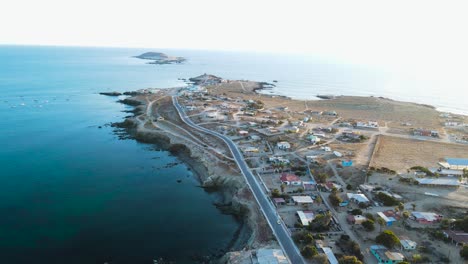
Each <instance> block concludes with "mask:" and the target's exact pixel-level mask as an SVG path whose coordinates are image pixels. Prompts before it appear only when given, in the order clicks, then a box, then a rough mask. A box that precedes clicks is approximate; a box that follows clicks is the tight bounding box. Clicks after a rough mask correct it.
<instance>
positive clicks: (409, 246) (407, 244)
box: [400, 236, 418, 250]
mask: <svg viewBox="0 0 468 264" xmlns="http://www.w3.org/2000/svg"><path fill="white" fill-rule="evenodd" d="M400 244H401V249H402V250H403V249H404V250H415V249H416V247H417V246H418V243H416V242H414V241H413V240H410V239H409V238H407V237H405V236H401V237H400Z"/></svg>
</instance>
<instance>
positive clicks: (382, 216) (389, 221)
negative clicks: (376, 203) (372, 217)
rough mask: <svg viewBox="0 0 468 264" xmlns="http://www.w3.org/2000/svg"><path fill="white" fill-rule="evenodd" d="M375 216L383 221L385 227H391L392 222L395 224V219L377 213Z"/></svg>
mask: <svg viewBox="0 0 468 264" xmlns="http://www.w3.org/2000/svg"><path fill="white" fill-rule="evenodd" d="M377 215H378V216H379V217H380V218H382V219H383V220H384V221H385V225H386V226H391V225H393V223H394V222H396V219H395V218H394V217H391V216H390V217H389V216H386V215H385V214H384V213H382V212H378V213H377Z"/></svg>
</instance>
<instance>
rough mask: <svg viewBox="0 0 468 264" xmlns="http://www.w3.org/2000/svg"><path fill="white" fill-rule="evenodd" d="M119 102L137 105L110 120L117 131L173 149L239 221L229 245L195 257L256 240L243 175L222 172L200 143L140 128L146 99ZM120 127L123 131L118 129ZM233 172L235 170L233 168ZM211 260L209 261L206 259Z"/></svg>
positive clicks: (218, 258)
mask: <svg viewBox="0 0 468 264" xmlns="http://www.w3.org/2000/svg"><path fill="white" fill-rule="evenodd" d="M118 102H120V103H123V104H126V105H129V106H132V107H134V109H133V110H132V111H129V112H132V113H134V115H133V116H128V117H127V118H126V119H125V120H123V121H122V122H117V123H113V124H111V126H113V127H115V128H116V134H118V135H120V136H121V137H123V136H122V131H124V133H125V134H126V135H127V136H128V137H127V138H132V139H135V140H137V141H139V142H142V143H146V144H153V145H155V146H157V147H158V148H159V149H162V150H166V151H169V152H171V154H173V155H175V156H177V157H178V158H179V159H180V160H181V161H182V162H184V163H185V164H186V165H187V166H188V168H189V169H190V170H192V171H193V173H194V175H195V177H197V180H198V181H199V182H200V186H201V187H202V188H204V189H205V191H207V192H216V193H217V194H219V200H217V201H215V202H214V203H213V205H214V206H216V207H217V208H218V209H219V210H220V211H221V212H222V213H223V214H229V215H233V216H234V217H235V218H236V219H237V220H238V221H239V228H238V230H236V232H235V236H234V237H233V238H232V240H231V242H230V243H229V246H228V247H227V248H226V249H225V250H223V251H222V252H220V253H219V254H216V255H212V256H198V257H196V259H194V261H198V263H224V262H220V261H221V259H223V258H224V257H225V255H226V254H227V253H229V252H231V251H239V250H243V249H245V248H246V247H247V248H250V247H251V246H254V244H257V243H258V242H257V241H256V240H257V238H256V232H255V230H253V229H254V228H255V225H256V224H255V221H257V220H256V219H252V217H251V214H249V212H251V211H252V210H256V209H255V208H254V207H255V206H256V204H252V203H251V202H250V201H248V200H246V199H245V197H244V198H243V197H242V196H243V195H244V194H245V192H246V190H247V189H248V187H247V185H246V184H245V182H244V180H243V178H242V177H232V176H230V175H229V174H228V173H226V174H220V173H219V172H217V171H215V170H214V169H213V168H214V166H213V163H212V162H213V159H212V157H210V156H211V154H209V153H207V152H206V151H205V149H203V148H200V147H199V146H196V145H193V144H190V143H189V142H186V141H184V140H181V139H180V138H177V137H176V136H174V135H172V134H170V133H167V132H166V131H164V130H153V131H151V132H149V131H142V130H141V129H139V128H138V122H137V121H136V119H137V118H138V116H139V115H141V114H142V113H143V112H144V107H145V106H144V103H143V102H141V101H140V100H138V99H135V98H134V97H129V98H125V99H122V100H119V101H118ZM117 130H120V131H117ZM231 173H232V172H231ZM207 261H208V262H207Z"/></svg>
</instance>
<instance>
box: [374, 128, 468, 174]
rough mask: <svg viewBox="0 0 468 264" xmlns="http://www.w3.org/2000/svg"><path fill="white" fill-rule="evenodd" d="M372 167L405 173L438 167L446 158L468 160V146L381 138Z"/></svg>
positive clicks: (387, 137)
mask: <svg viewBox="0 0 468 264" xmlns="http://www.w3.org/2000/svg"><path fill="white" fill-rule="evenodd" d="M379 137H380V139H379V141H380V142H379V143H378V145H377V148H376V150H375V153H374V156H373V158H372V163H371V166H373V167H376V168H380V167H387V168H390V169H393V170H396V171H399V172H404V171H406V170H407V169H409V168H411V167H412V166H425V167H437V162H439V161H441V160H442V159H444V158H445V157H452V158H466V156H467V155H468V146H467V145H459V144H447V143H439V142H432V141H422V140H416V139H404V138H397V137H389V136H379Z"/></svg>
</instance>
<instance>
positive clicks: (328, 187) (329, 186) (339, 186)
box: [325, 181, 342, 190]
mask: <svg viewBox="0 0 468 264" xmlns="http://www.w3.org/2000/svg"><path fill="white" fill-rule="evenodd" d="M325 187H327V189H328V190H332V189H333V188H336V189H337V190H340V189H341V190H342V187H341V185H339V184H336V183H334V182H331V181H328V182H326V183H325Z"/></svg>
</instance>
